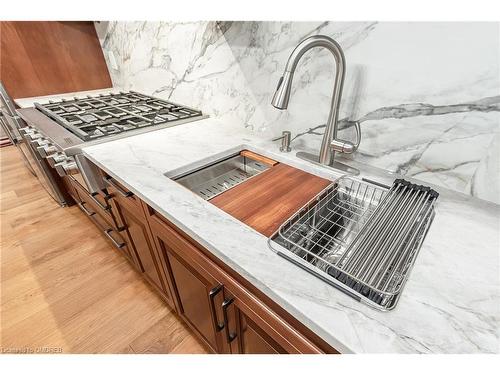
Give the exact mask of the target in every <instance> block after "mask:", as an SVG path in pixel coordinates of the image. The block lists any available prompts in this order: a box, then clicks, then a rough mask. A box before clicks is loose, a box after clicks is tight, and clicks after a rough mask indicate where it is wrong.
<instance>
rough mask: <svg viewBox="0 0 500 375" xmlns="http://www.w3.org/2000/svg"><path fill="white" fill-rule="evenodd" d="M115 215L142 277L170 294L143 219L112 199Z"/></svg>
mask: <svg viewBox="0 0 500 375" xmlns="http://www.w3.org/2000/svg"><path fill="white" fill-rule="evenodd" d="M112 201H113V208H114V210H113V211H114V213H115V215H118V216H119V220H120V221H121V223H122V225H123V227H124V228H125V229H124V231H123V232H124V233H125V236H126V242H127V245H128V247H129V249H130V251H135V254H136V255H137V263H138V264H137V266H138V268H139V270H140V271H141V272H143V273H144V276H145V277H146V278H147V279H148V281H150V282H151V283H152V284H153V285H154V286H155V287H156V288H157V289H158V290H160V291H162V292H163V293H167V294H168V295H169V294H170V292H169V290H168V287H167V286H166V285H164V281H163V280H162V278H161V276H160V273H159V270H158V261H157V259H156V256H155V252H154V247H153V246H154V245H153V244H152V243H151V241H150V239H149V236H148V230H149V229H148V224H147V221H146V220H145V218H144V217H141V216H139V215H137V213H136V212H132V211H131V210H129V208H128V207H127V206H126V205H123V204H120V202H119V201H118V200H116V199H112Z"/></svg>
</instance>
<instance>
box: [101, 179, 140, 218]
mask: <svg viewBox="0 0 500 375" xmlns="http://www.w3.org/2000/svg"><path fill="white" fill-rule="evenodd" d="M104 181H105V182H106V184H107V190H108V191H109V193H110V194H111V195H112V196H113V198H114V199H116V200H117V201H118V202H119V203H120V204H121V205H123V206H126V207H127V208H128V209H129V210H130V211H133V212H134V213H135V214H137V215H141V216H143V215H144V214H143V212H142V207H141V200H140V199H139V198H138V197H136V196H135V194H134V193H132V192H131V191H130V190H128V189H127V188H126V187H124V186H123V185H121V184H120V183H119V182H117V181H116V180H115V179H114V178H112V177H111V176H107V175H106V176H104Z"/></svg>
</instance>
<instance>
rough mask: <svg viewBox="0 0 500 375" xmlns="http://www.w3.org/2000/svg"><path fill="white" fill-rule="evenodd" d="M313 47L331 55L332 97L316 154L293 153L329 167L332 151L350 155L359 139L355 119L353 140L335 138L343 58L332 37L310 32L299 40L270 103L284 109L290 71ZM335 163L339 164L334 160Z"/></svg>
mask: <svg viewBox="0 0 500 375" xmlns="http://www.w3.org/2000/svg"><path fill="white" fill-rule="evenodd" d="M314 47H323V48H326V49H327V50H328V51H330V52H331V53H332V55H333V57H334V58H335V63H336V64H335V82H334V87H333V97H332V104H331V109H330V114H329V115H328V121H327V123H326V128H325V133H324V135H323V140H322V142H321V149H320V151H319V156H316V155H310V154H308V153H303V152H300V153H297V156H299V157H303V158H305V159H308V160H312V161H314V162H319V163H321V164H323V165H328V166H331V165H332V164H333V162H334V160H333V159H334V153H335V151H337V152H341V153H345V154H351V153H353V152H354V151H356V150H357V148H358V146H359V143H360V141H361V128H360V125H359V122H357V121H356V122H355V123H354V125H355V129H356V142H355V143H352V142H348V141H344V140H340V139H337V129H338V116H339V107H340V98H341V96H342V88H343V85H344V78H345V58H344V53H343V52H342V48H341V47H340V45H339V44H338V43H337V42H336V41H335V40H333V39H332V38H330V37H328V36H325V35H314V36H311V37H309V38H307V39H304V40H303V41H302V42H300V43H299V44H298V45H297V47H295V49H294V50H293V52H292V54H291V55H290V57H289V58H288V62H287V64H286V67H285V72H284V74H283V76H282V77H281V78H280V80H279V82H278V87H277V88H276V92H275V93H274V96H273V100H272V105H273V106H274V107H276V108H278V109H286V108H287V107H288V101H289V100H290V93H291V87H292V80H293V73H294V72H295V69H296V67H297V64H298V62H299V60H300V58H301V57H302V56H303V55H304V53H306V52H307V51H309V50H310V49H312V48H314ZM335 164H339V163H335Z"/></svg>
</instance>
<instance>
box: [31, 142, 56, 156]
mask: <svg viewBox="0 0 500 375" xmlns="http://www.w3.org/2000/svg"><path fill="white" fill-rule="evenodd" d="M36 149H37V151H38V153H39V154H40V155H41V156H42V157H43V158H47V157H48V156H49V155H51V154H53V153H56V152H57V147H56V146H54V145H52V144H50V143H49V144H45V145H41V146H38V147H37V148H36Z"/></svg>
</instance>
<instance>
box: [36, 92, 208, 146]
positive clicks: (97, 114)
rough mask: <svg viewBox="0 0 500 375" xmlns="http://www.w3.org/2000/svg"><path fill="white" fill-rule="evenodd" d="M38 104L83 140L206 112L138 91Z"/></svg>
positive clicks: (40, 108)
mask: <svg viewBox="0 0 500 375" xmlns="http://www.w3.org/2000/svg"><path fill="white" fill-rule="evenodd" d="M35 107H36V108H37V109H38V110H40V111H41V112H43V113H44V114H45V115H47V116H48V117H50V118H51V119H53V120H54V121H55V122H57V123H58V124H59V125H62V126H63V127H65V128H66V129H68V130H69V131H70V132H72V133H73V134H75V135H76V136H77V137H79V138H80V139H82V140H83V141H92V140H95V139H99V138H103V137H106V136H110V135H116V134H120V133H123V132H127V131H130V130H136V129H142V128H146V127H154V126H157V125H164V124H165V123H169V122H175V121H178V120H184V119H188V118H192V117H193V118H194V117H198V116H202V113H201V111H198V110H195V109H192V108H188V107H185V106H182V105H178V104H175V103H172V102H169V101H166V100H162V99H158V98H154V97H152V96H148V95H144V94H140V93H138V92H134V91H129V92H120V93H117V94H114V93H113V94H104V95H99V96H88V97H86V98H79V99H77V98H75V99H72V100H64V99H63V100H61V101H58V102H53V101H51V102H49V103H48V104H39V103H35ZM172 125H174V124H172ZM151 130H153V129H151Z"/></svg>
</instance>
